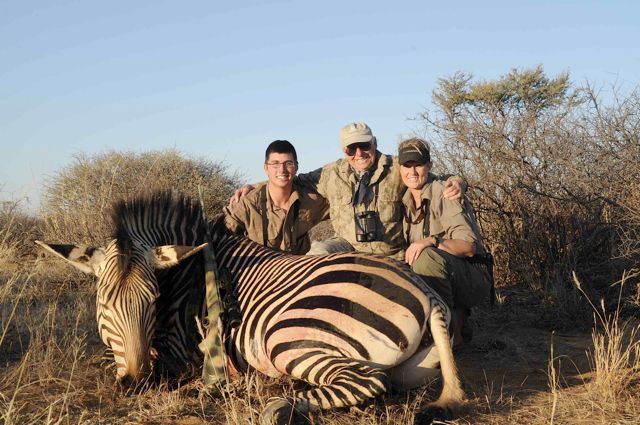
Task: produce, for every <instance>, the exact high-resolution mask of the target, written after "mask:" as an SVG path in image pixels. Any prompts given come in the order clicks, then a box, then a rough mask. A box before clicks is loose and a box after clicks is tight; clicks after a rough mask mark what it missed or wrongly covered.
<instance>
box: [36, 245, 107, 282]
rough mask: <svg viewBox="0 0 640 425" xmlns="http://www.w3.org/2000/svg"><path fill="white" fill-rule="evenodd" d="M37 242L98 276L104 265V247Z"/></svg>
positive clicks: (72, 263) (78, 267)
mask: <svg viewBox="0 0 640 425" xmlns="http://www.w3.org/2000/svg"><path fill="white" fill-rule="evenodd" d="M35 242H36V243H37V244H38V245H40V246H41V247H43V248H44V249H45V250H47V251H49V252H50V253H52V254H54V255H56V256H57V257H60V258H62V259H63V260H65V261H66V262H68V263H70V264H71V265H72V266H74V267H75V268H77V269H78V270H80V271H82V272H84V273H87V274H93V275H96V276H98V275H99V273H100V271H101V270H102V266H103V265H104V264H103V263H104V259H105V253H104V248H94V247H87V246H77V245H68V244H48V243H44V242H41V241H35Z"/></svg>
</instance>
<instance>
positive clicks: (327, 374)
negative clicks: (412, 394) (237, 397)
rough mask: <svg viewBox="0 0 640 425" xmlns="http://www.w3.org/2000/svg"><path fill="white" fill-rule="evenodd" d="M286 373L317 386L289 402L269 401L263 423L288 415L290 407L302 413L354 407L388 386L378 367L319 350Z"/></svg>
mask: <svg viewBox="0 0 640 425" xmlns="http://www.w3.org/2000/svg"><path fill="white" fill-rule="evenodd" d="M310 354H311V353H310ZM290 374H291V376H292V377H293V378H297V379H303V380H305V381H307V382H309V383H311V384H315V385H318V386H317V387H315V388H312V389H310V390H303V391H297V392H296V393H295V394H294V399H293V401H292V402H291V403H289V402H286V401H284V402H283V401H277V402H273V403H270V404H269V405H268V406H267V408H266V409H265V410H264V411H263V418H262V420H263V423H265V424H266V423H273V421H277V420H278V419H277V418H284V417H288V416H289V415H290V414H291V409H294V410H295V411H296V412H298V413H301V414H306V413H308V412H310V411H315V410H320V409H322V410H325V409H333V408H340V407H348V406H355V405H357V404H359V403H361V402H363V401H365V400H367V399H369V398H372V397H377V396H379V395H381V394H384V393H385V392H386V390H387V385H388V383H387V381H388V378H387V374H386V373H385V372H384V371H382V370H381V369H378V368H374V367H371V366H369V365H367V364H365V363H364V362H362V361H359V360H354V359H349V358H345V357H337V356H334V355H329V354H326V353H323V352H317V353H316V354H315V355H310V356H306V359H305V361H304V362H302V363H301V364H299V365H298V366H296V367H295V368H293V370H292V371H290ZM269 416H271V418H269ZM269 421H272V422H269ZM275 423H278V422H275ZM283 423H286V422H283Z"/></svg>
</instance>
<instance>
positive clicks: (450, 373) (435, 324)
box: [429, 304, 465, 410]
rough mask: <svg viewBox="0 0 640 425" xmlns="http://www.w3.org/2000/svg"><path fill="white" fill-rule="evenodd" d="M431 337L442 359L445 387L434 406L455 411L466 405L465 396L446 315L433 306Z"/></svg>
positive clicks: (439, 308) (441, 365)
mask: <svg viewBox="0 0 640 425" xmlns="http://www.w3.org/2000/svg"><path fill="white" fill-rule="evenodd" d="M429 323H430V328H431V335H432V336H433V341H434V342H435V345H436V349H437V350H438V355H439V357H440V368H441V371H442V379H443V386H442V392H441V393H440V397H439V398H438V400H436V401H435V402H433V403H431V404H432V405H433V406H437V407H441V408H445V409H450V410H454V409H456V408H458V407H459V406H461V405H462V404H463V403H464V399H465V395H464V391H463V390H462V386H461V384H460V378H459V377H458V369H457V367H456V363H455V359H454V358H453V350H452V347H451V339H449V330H448V327H447V324H446V322H445V320H444V314H443V312H442V309H441V307H440V306H439V305H437V304H435V305H433V307H432V309H431V316H430V319H429Z"/></svg>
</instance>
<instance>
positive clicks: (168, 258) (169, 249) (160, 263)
mask: <svg viewBox="0 0 640 425" xmlns="http://www.w3.org/2000/svg"><path fill="white" fill-rule="evenodd" d="M207 245H208V244H207V243H203V244H202V245H198V246H190V245H162V246H157V247H155V248H154V250H153V255H154V257H155V263H156V268H159V269H166V268H167V267H173V266H175V265H176V264H178V263H179V262H180V261H182V260H185V259H187V258H189V257H191V256H192V255H193V254H195V253H197V252H200V251H201V250H202V249H203V248H204V247H205V246H207Z"/></svg>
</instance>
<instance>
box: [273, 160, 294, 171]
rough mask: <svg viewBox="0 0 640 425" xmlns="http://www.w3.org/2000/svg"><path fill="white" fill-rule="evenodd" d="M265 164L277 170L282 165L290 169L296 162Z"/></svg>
mask: <svg viewBox="0 0 640 425" xmlns="http://www.w3.org/2000/svg"><path fill="white" fill-rule="evenodd" d="M265 164H267V167H269V168H272V169H274V170H278V169H280V167H282V166H283V165H284V168H287V169H289V170H290V169H292V168H294V167H295V166H296V165H297V163H296V162H294V161H285V162H277V161H276V162H265Z"/></svg>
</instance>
